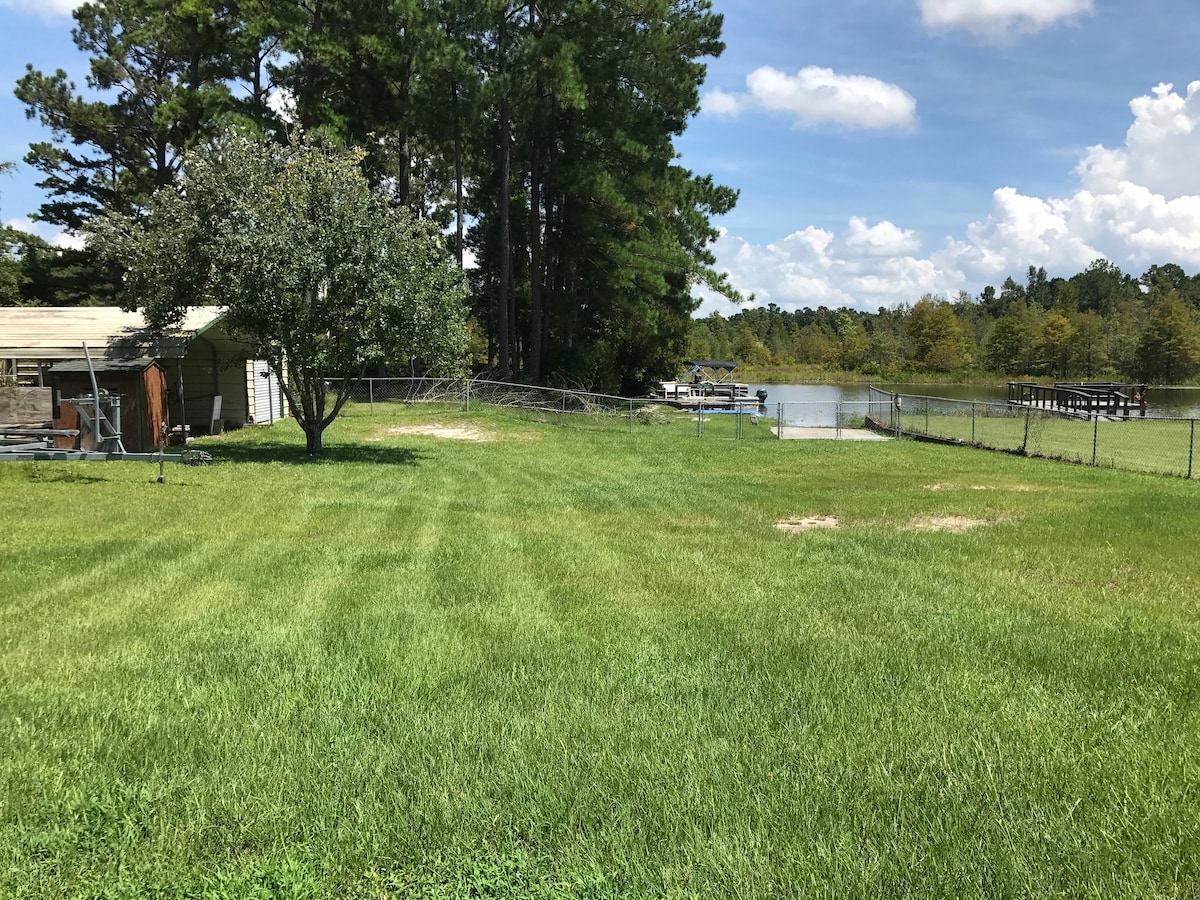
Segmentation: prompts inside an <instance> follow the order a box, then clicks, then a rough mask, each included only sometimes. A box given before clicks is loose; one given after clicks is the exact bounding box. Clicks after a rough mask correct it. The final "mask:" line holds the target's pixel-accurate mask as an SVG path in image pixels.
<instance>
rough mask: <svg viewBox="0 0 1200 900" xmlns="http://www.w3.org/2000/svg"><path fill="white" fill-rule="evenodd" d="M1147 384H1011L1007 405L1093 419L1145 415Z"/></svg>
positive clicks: (1019, 382) (1018, 382) (1022, 382)
mask: <svg viewBox="0 0 1200 900" xmlns="http://www.w3.org/2000/svg"><path fill="white" fill-rule="evenodd" d="M1145 393H1146V385H1144V384H1142V385H1138V384H1116V383H1112V382H1058V383H1055V384H1036V383H1034V382H1031V381H1010V382H1009V383H1008V405H1009V406H1020V407H1025V408H1029V409H1041V410H1045V411H1047V412H1054V413H1058V414H1060V415H1068V416H1078V417H1079V418H1083V419H1092V418H1095V417H1097V416H1099V417H1102V418H1106V419H1128V418H1130V417H1131V416H1139V415H1145V413H1144V407H1143V405H1142V404H1143V403H1144V397H1145Z"/></svg>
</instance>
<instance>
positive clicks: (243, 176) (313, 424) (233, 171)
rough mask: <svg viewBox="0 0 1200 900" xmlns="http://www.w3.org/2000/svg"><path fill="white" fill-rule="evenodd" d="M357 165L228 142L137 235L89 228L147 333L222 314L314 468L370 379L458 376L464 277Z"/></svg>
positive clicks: (112, 222) (266, 144)
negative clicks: (385, 367)
mask: <svg viewBox="0 0 1200 900" xmlns="http://www.w3.org/2000/svg"><path fill="white" fill-rule="evenodd" d="M363 156H364V154H363V153H362V152H360V151H351V152H344V151H342V152H339V151H336V150H331V149H326V148H323V147H321V146H318V145H317V144H315V143H313V142H303V143H300V142H296V143H292V144H291V145H289V146H280V145H278V144H273V143H271V142H270V141H268V140H265V139H261V138H250V137H244V136H238V135H235V136H233V137H231V138H229V139H228V140H226V141H223V142H220V143H218V144H217V145H216V146H215V147H214V148H212V149H206V150H203V151H199V152H196V153H193V154H192V155H191V156H190V157H189V159H188V168H187V177H186V179H185V180H184V183H183V191H182V193H180V192H178V191H176V190H174V189H172V188H165V189H162V190H160V191H158V192H157V193H155V194H154V196H153V198H152V199H151V201H150V204H149V210H148V216H147V217H146V221H145V224H144V225H143V224H141V223H139V222H138V221H136V220H134V219H133V218H131V217H129V216H119V215H116V214H110V215H109V216H107V217H105V218H103V219H101V220H99V221H98V222H97V223H95V224H94V226H93V232H92V243H93V245H94V246H96V247H97V249H98V250H99V251H100V252H101V253H102V254H104V256H105V257H106V258H108V259H110V260H113V261H114V262H118V263H120V264H122V265H124V266H125V267H126V270H127V271H126V276H125V287H126V290H127V292H128V294H129V298H130V300H131V301H132V303H134V304H136V305H138V306H140V307H141V308H142V309H143V310H144V312H145V314H146V317H147V319H148V321H150V322H152V323H154V324H156V325H160V326H161V325H165V324H169V323H172V322H175V321H178V320H179V319H180V318H181V317H182V315H183V313H184V311H185V309H186V307H187V305H188V304H191V303H196V302H199V301H205V300H209V301H219V302H221V303H222V304H224V305H225V306H226V307H227V309H228V312H227V322H228V325H229V327H230V329H231V330H232V331H233V332H234V333H237V334H240V335H241V336H243V337H244V338H245V339H246V340H247V341H248V342H250V344H251V345H252V346H253V350H254V353H255V355H256V356H257V357H258V358H260V359H265V360H268V361H269V363H270V366H271V368H272V370H273V371H274V372H275V374H276V375H277V376H278V377H279V379H280V383H281V386H282V388H283V391H284V393H285V395H286V397H287V399H288V402H289V404H291V407H292V410H293V413H294V415H295V416H296V419H297V421H298V422H299V424H300V426H301V428H303V430H304V433H305V435H306V438H307V446H308V452H309V454H310V455H313V456H315V455H318V454H320V453H321V450H322V434H323V432H324V430H325V428H326V427H328V425H329V424H330V423H331V422H332V421H333V420H334V419H335V418H336V417H337V415H338V413H339V412H341V409H342V407H343V405H344V404H345V402H346V400H347V399H348V398H349V396H350V394H351V392H352V391H353V390H354V388H355V387H356V386H357V384H358V381H359V379H361V378H362V376H363V375H364V374H365V372H366V370H367V367H368V366H370V365H372V364H375V363H378V362H381V361H385V360H393V361H396V360H407V359H411V358H420V359H422V360H423V361H424V362H425V363H426V364H427V365H428V366H430V367H448V368H450V369H455V368H457V367H459V366H460V365H461V363H462V361H463V355H464V352H465V348H466V342H467V333H466V328H465V321H464V314H463V307H462V299H463V297H464V296H465V288H464V286H463V284H462V279H461V275H460V274H459V273H458V272H457V270H455V269H453V268H452V267H451V266H450V265H449V263H448V259H447V258H446V256H445V253H444V251H443V249H442V247H441V245H440V242H439V240H438V237H437V234H436V231H435V230H434V229H433V228H432V226H430V225H429V224H428V223H422V222H418V221H415V220H414V219H413V218H412V217H411V215H410V214H409V213H408V212H407V210H404V209H402V208H397V207H395V206H393V205H392V204H391V203H389V202H388V200H387V199H386V198H385V197H384V196H382V195H381V194H380V193H379V192H378V191H375V190H373V189H372V188H371V187H370V185H369V184H368V182H367V180H366V178H365V177H364V176H363V174H362V172H361V170H360V168H359V163H360V162H361V160H362V158H363ZM335 378H336V379H341V381H340V382H339V385H338V387H337V388H336V390H334V392H333V395H332V404H330V403H329V396H328V393H327V385H328V382H329V380H330V379H335Z"/></svg>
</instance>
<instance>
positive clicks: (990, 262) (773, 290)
mask: <svg viewBox="0 0 1200 900" xmlns="http://www.w3.org/2000/svg"><path fill="white" fill-rule="evenodd" d="M1129 107H1130V110H1131V111H1132V112H1133V116H1134V121H1133V124H1132V125H1131V126H1130V128H1129V130H1128V132H1127V133H1126V138H1125V144H1124V146H1122V147H1120V148H1117V149H1108V148H1106V147H1103V146H1095V147H1091V148H1089V149H1088V150H1087V152H1086V154H1085V155H1084V156H1083V158H1082V160H1081V161H1080V163H1079V165H1078V167H1077V168H1076V170H1075V171H1076V173H1077V174H1078V176H1079V179H1080V184H1079V189H1078V190H1076V191H1075V192H1074V193H1072V194H1069V195H1067V196H1064V197H1049V198H1042V197H1034V196H1029V195H1027V194H1023V193H1021V192H1020V191H1019V190H1017V189H1016V188H1014V187H1002V188H999V189H997V190H996V191H994V192H993V194H992V203H991V207H990V209H988V210H987V212H986V214H985V215H983V216H982V217H981V218H979V219H977V220H976V221H973V222H971V223H969V224H968V225H967V226H966V227H965V229H964V232H965V233H964V234H963V235H962V236H959V237H947V238H945V240H944V241H943V242H942V244H941V245H940V246H938V247H936V248H934V249H933V250H932V251H931V252H929V253H928V254H926V255H924V256H922V255H920V254H921V249H922V248H921V241H920V238H919V236H918V235H917V234H916V233H915V232H914V231H911V230H908V229H905V228H902V227H900V226H898V225H896V224H894V223H892V222H889V221H886V220H885V221H882V222H878V223H876V224H875V225H868V223H867V221H866V220H865V219H862V218H858V217H855V218H851V219H850V220H849V222H848V224H847V227H846V229H845V231H844V232H842V233H841V234H834V233H832V232H829V231H826V230H823V229H818V228H813V227H811V226H810V227H808V228H805V229H803V230H802V231H797V232H795V233H793V234H791V235H789V236H788V237H786V238H784V239H783V240H780V241H777V242H774V243H771V244H767V245H765V246H755V245H751V244H749V243H747V242H746V241H744V240H742V239H741V238H739V237H736V236H733V235H723V236H722V237H721V239H720V240H718V241H717V243H716V245H715V247H714V250H715V252H716V255H717V260H718V265H719V266H720V267H721V268H723V269H724V270H726V271H727V272H728V273H729V277H730V281H731V282H732V283H733V285H734V286H735V287H737V288H738V289H739V290H741V291H743V292H745V293H755V294H756V295H757V297H758V300H759V301H760V302H762V303H767V302H769V301H773V302H775V303H777V304H779V305H780V306H781V307H783V308H785V309H790V308H797V307H802V306H818V305H821V304H824V305H826V306H842V305H845V306H850V307H856V308H858V309H866V310H873V309H876V308H878V307H879V306H889V305H894V304H896V303H900V302H907V303H913V302H915V301H916V300H918V299H920V297H921V295H922V294H924V293H927V292H934V293H940V294H945V295H948V296H952V295H953V294H955V293H957V291H959V290H962V289H965V290H967V291H969V292H970V293H972V294H978V292H979V291H980V290H982V289H983V287H984V285H987V284H993V285H997V286H998V285H999V283H1000V282H1002V281H1003V280H1004V279H1005V278H1006V277H1008V276H1010V275H1011V276H1013V277H1015V278H1017V279H1018V280H1020V279H1021V278H1022V276H1023V274H1024V273H1025V271H1026V270H1027V269H1028V267H1029V266H1031V265H1033V266H1045V267H1046V270H1047V272H1049V273H1050V275H1051V276H1052V277H1053V276H1056V275H1057V276H1062V277H1069V276H1071V275H1073V274H1075V273H1077V272H1080V271H1082V270H1083V269H1084V268H1086V267H1087V265H1088V264H1089V263H1091V262H1092V261H1093V260H1095V259H1098V258H1100V257H1105V258H1107V259H1109V260H1112V261H1113V262H1114V263H1116V264H1117V265H1118V266H1120V267H1121V268H1122V269H1123V270H1125V271H1126V272H1129V273H1131V274H1134V275H1138V274H1141V273H1142V272H1144V271H1145V270H1146V269H1147V268H1149V266H1151V265H1153V264H1155V263H1158V264H1162V263H1176V264H1177V265H1180V266H1182V267H1183V268H1184V269H1185V270H1187V271H1189V272H1196V271H1200V165H1197V163H1196V160H1200V82H1194V83H1192V84H1190V85H1188V88H1187V92H1186V94H1185V95H1183V96H1181V95H1179V94H1177V93H1175V92H1174V90H1173V89H1172V87H1171V85H1159V86H1158V87H1157V88H1156V89H1155V90H1154V92H1153V94H1152V96H1145V97H1138V98H1137V99H1135V100H1133V101H1132V102H1131V103H1130V104H1129ZM704 304H705V305H704V307H703V311H705V312H707V311H709V310H711V309H722V310H725V311H728V310H730V309H731V307H729V306H728V304H723V303H722V302H721V301H718V300H716V299H715V298H713V297H712V296H711V295H709V296H705V298H704Z"/></svg>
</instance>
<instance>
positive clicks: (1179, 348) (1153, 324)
mask: <svg viewBox="0 0 1200 900" xmlns="http://www.w3.org/2000/svg"><path fill="white" fill-rule="evenodd" d="M1137 363H1138V374H1139V375H1141V377H1142V378H1143V379H1145V380H1147V381H1154V382H1158V383H1165V384H1174V383H1176V382H1178V381H1182V380H1184V379H1186V378H1190V377H1191V376H1193V375H1195V374H1196V372H1197V371H1200V327H1198V326H1197V325H1196V320H1195V319H1194V318H1193V317H1192V314H1191V312H1190V311H1189V310H1188V307H1187V305H1186V304H1184V302H1183V300H1182V299H1181V298H1180V296H1179V293H1178V292H1177V291H1171V292H1170V293H1168V294H1167V295H1166V296H1164V297H1162V298H1161V299H1160V300H1159V301H1158V302H1157V303H1156V304H1155V305H1154V306H1153V307H1152V308H1151V309H1150V320H1149V322H1148V323H1147V324H1146V328H1145V330H1144V331H1143V332H1142V336H1141V340H1140V341H1139V342H1138V349H1137Z"/></svg>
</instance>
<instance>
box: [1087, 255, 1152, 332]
mask: <svg viewBox="0 0 1200 900" xmlns="http://www.w3.org/2000/svg"><path fill="white" fill-rule="evenodd" d="M1070 281H1071V282H1072V283H1073V284H1075V285H1076V286H1077V287H1078V289H1079V310H1080V312H1087V311H1088V310H1091V311H1093V312H1098V313H1100V315H1102V316H1104V317H1106V318H1107V317H1108V315H1109V313H1111V312H1112V311H1113V310H1114V309H1116V308H1117V306H1118V305H1120V303H1121V302H1122V301H1123V300H1131V299H1135V298H1137V297H1139V296H1140V294H1141V291H1140V289H1139V288H1138V285H1137V282H1136V281H1134V280H1133V279H1132V278H1130V277H1129V276H1128V275H1126V274H1125V273H1124V272H1122V271H1121V270H1120V269H1119V268H1118V267H1117V266H1116V265H1114V264H1113V263H1111V262H1109V261H1108V260H1107V259H1097V260H1095V261H1094V262H1092V263H1091V264H1090V265H1089V266H1088V267H1087V269H1085V270H1084V271H1083V272H1080V273H1079V274H1078V275H1075V276H1073V277H1072V278H1071V279H1070Z"/></svg>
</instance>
